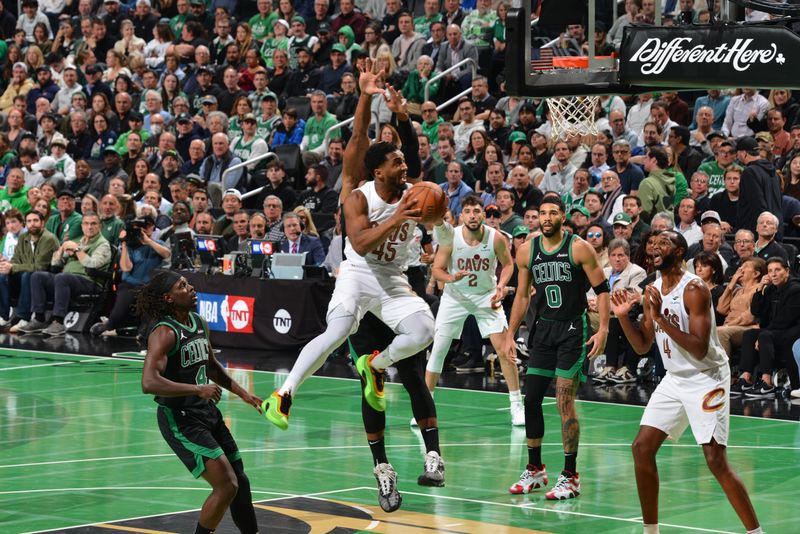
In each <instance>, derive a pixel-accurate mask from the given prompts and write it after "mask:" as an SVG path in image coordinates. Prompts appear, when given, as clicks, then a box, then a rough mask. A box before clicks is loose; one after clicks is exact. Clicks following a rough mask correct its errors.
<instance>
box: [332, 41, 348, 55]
mask: <svg viewBox="0 0 800 534" xmlns="http://www.w3.org/2000/svg"><path fill="white" fill-rule="evenodd" d="M331 52H340V53H342V54H346V53H347V49H346V48H345V47H344V45H343V44H342V43H336V44H335V45H333V46H332V47H331Z"/></svg>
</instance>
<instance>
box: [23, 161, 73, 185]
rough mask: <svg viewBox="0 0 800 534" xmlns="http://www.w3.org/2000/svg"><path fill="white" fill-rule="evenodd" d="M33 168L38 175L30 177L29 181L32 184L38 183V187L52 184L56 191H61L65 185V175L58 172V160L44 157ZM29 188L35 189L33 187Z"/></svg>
mask: <svg viewBox="0 0 800 534" xmlns="http://www.w3.org/2000/svg"><path fill="white" fill-rule="evenodd" d="M31 168H32V169H33V170H34V172H35V173H36V174H32V175H30V176H29V177H28V179H30V180H31V181H32V182H34V181H35V182H37V183H36V184H35V185H36V186H39V185H41V184H43V183H45V182H50V183H51V184H54V185H55V187H56V191H58V190H59V189H61V185H63V183H64V175H63V174H62V173H61V171H59V170H58V168H57V166H56V160H55V159H54V158H53V157H52V156H42V157H41V158H40V159H39V161H38V162H37V163H34V164H33V166H32V167H31ZM29 187H33V185H30V186H29Z"/></svg>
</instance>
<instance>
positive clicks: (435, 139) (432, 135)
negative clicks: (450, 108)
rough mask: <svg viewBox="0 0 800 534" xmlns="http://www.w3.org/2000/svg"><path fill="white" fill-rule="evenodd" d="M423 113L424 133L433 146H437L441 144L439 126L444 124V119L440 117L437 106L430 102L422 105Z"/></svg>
mask: <svg viewBox="0 0 800 534" xmlns="http://www.w3.org/2000/svg"><path fill="white" fill-rule="evenodd" d="M421 113H422V133H423V134H425V137H427V138H428V141H430V143H431V145H432V146H436V145H437V144H438V143H439V125H440V124H443V123H444V119H443V118H441V117H440V116H439V112H438V111H437V110H436V104H435V103H434V102H432V101H430V100H428V101H427V102H423V103H422V106H421Z"/></svg>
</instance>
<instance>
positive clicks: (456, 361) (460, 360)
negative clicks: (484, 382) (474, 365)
mask: <svg viewBox="0 0 800 534" xmlns="http://www.w3.org/2000/svg"><path fill="white" fill-rule="evenodd" d="M471 359H472V353H470V352H459V353H458V354H456V356H455V357H454V358H453V359H452V360H450V365H452V366H453V369H458V368H459V367H461V366H463V365H464V364H465V363H467V362H468V361H470V360H471Z"/></svg>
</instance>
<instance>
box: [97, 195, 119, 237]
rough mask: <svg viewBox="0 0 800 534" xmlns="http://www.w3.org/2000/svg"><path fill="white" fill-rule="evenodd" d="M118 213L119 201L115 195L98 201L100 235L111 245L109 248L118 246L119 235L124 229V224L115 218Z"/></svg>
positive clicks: (106, 196)
mask: <svg viewBox="0 0 800 534" xmlns="http://www.w3.org/2000/svg"><path fill="white" fill-rule="evenodd" d="M117 212H119V200H117V197H116V196H115V195H111V194H108V195H105V196H104V197H103V198H101V199H100V233H101V234H103V237H105V238H106V241H108V242H109V243H111V246H113V247H118V246H119V234H120V232H122V230H124V229H125V223H124V222H122V219H120V218H119V217H117Z"/></svg>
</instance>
